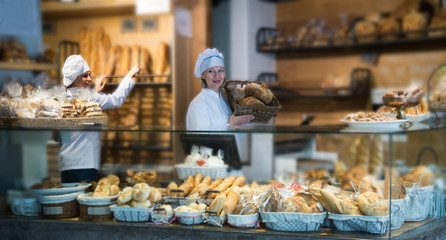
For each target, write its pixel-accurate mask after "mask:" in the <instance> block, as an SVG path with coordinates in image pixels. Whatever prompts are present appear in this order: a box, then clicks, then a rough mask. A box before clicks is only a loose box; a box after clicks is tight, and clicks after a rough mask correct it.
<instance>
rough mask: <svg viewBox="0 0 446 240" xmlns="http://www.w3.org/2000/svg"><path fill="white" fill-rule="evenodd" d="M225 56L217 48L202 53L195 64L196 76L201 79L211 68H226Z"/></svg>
mask: <svg viewBox="0 0 446 240" xmlns="http://www.w3.org/2000/svg"><path fill="white" fill-rule="evenodd" d="M224 60H225V59H224V57H223V54H221V53H220V52H219V51H218V50H217V49H216V48H213V49H210V48H208V49H206V50H204V52H202V53H200V55H198V58H197V62H196V63H195V76H196V77H197V78H201V74H203V72H204V71H206V69H208V68H210V67H217V66H218V67H220V66H221V67H225V61H224Z"/></svg>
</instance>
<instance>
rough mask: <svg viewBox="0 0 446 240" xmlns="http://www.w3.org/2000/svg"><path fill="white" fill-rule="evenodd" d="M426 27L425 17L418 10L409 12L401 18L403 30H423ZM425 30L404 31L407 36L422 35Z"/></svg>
mask: <svg viewBox="0 0 446 240" xmlns="http://www.w3.org/2000/svg"><path fill="white" fill-rule="evenodd" d="M426 27H427V19H426V16H424V14H422V13H420V12H411V13H409V14H407V15H406V16H404V18H403V31H416V30H423V29H425V28H426ZM424 35H425V32H415V33H406V36H407V37H409V38H415V37H422V36H424Z"/></svg>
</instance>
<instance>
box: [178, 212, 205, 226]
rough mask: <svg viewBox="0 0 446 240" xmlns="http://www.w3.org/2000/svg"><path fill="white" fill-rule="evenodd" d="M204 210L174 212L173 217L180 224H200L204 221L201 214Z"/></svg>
mask: <svg viewBox="0 0 446 240" xmlns="http://www.w3.org/2000/svg"><path fill="white" fill-rule="evenodd" d="M203 213H204V211H199V212H175V217H177V218H178V221H179V222H180V223H181V224H185V225H196V224H202V223H203V222H204V220H203V217H202V215H203Z"/></svg>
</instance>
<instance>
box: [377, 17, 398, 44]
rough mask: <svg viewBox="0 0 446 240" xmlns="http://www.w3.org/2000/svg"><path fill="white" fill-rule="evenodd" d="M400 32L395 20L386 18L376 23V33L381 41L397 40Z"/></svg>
mask: <svg viewBox="0 0 446 240" xmlns="http://www.w3.org/2000/svg"><path fill="white" fill-rule="evenodd" d="M400 31H401V25H400V23H399V22H398V20H397V19H396V18H393V17H386V18H383V19H381V20H380V21H379V22H378V32H379V34H380V35H381V39H383V40H392V39H396V38H398V33H399V32H400Z"/></svg>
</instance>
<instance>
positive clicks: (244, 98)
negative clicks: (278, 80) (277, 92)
mask: <svg viewBox="0 0 446 240" xmlns="http://www.w3.org/2000/svg"><path fill="white" fill-rule="evenodd" d="M224 90H225V94H226V97H227V99H228V102H229V105H230V106H231V108H232V110H233V112H234V113H235V115H236V116H238V115H254V120H253V122H261V123H268V122H269V121H270V120H271V119H272V118H273V117H275V116H276V114H277V112H278V111H279V110H280V109H281V108H282V106H281V105H280V103H279V101H278V100H277V98H276V97H275V96H274V94H273V93H272V92H271V90H270V89H269V87H268V86H267V85H266V84H265V83H263V82H255V81H236V80H226V81H225V84H224Z"/></svg>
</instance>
